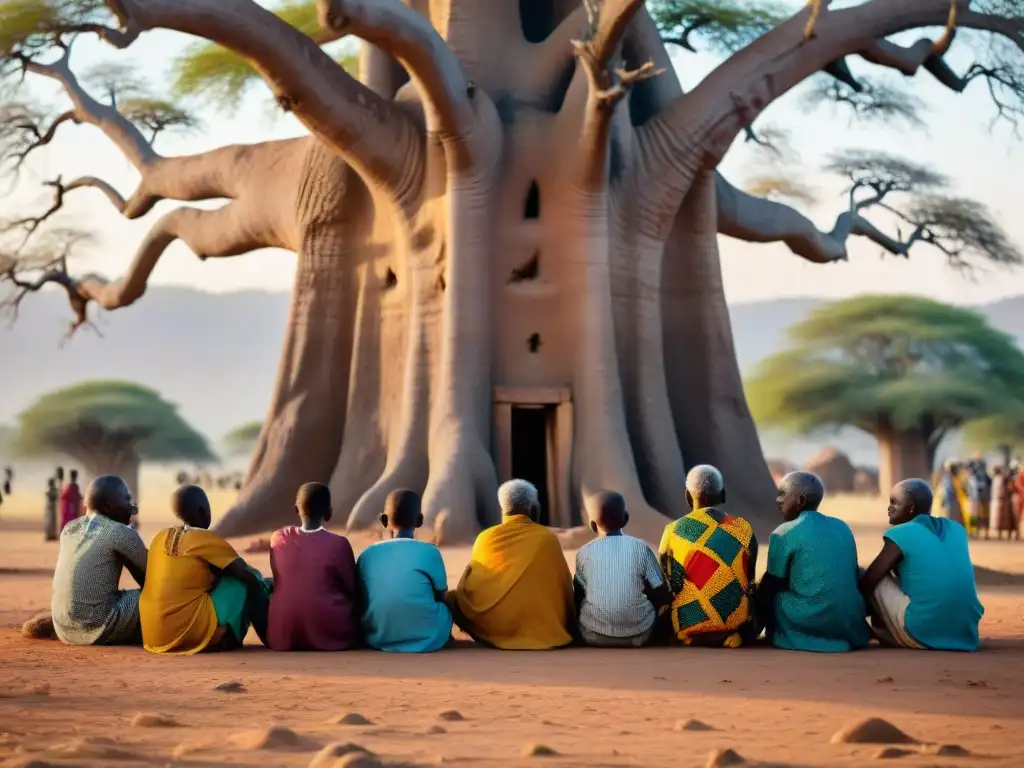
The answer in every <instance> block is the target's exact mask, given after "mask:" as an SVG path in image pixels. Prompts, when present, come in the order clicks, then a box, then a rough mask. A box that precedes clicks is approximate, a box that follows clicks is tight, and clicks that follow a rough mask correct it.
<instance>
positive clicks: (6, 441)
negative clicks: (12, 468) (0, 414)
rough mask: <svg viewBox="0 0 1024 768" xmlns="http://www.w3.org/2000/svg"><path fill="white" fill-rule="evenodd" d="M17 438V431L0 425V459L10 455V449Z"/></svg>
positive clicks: (6, 425) (5, 425) (8, 426)
mask: <svg viewBox="0 0 1024 768" xmlns="http://www.w3.org/2000/svg"><path fill="white" fill-rule="evenodd" d="M17 438H18V430H17V428H15V427H12V426H10V425H8V424H0V457H2V458H6V457H7V456H10V455H11V447H12V446H13V445H14V442H15V440H17Z"/></svg>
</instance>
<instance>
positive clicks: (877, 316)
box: [747, 296, 1024, 490]
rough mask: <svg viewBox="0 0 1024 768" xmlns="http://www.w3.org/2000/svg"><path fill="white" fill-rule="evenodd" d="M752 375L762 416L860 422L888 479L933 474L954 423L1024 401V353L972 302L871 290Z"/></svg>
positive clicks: (803, 425)
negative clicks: (937, 454) (957, 304)
mask: <svg viewBox="0 0 1024 768" xmlns="http://www.w3.org/2000/svg"><path fill="white" fill-rule="evenodd" d="M789 337H790V340H791V342H792V344H791V346H790V348H789V349H787V350H785V351H783V352H780V353H779V354H776V355H773V356H772V357H770V358H769V359H768V360H766V361H764V363H762V365H761V367H760V370H759V371H758V372H757V374H756V375H755V376H754V377H753V378H752V379H751V380H749V381H748V382H747V392H748V395H749V398H750V404H751V407H752V410H753V413H754V417H755V419H756V420H757V421H758V422H759V424H760V425H762V426H774V427H781V428H786V429H790V430H793V431H796V432H802V433H807V432H813V431H816V430H820V429H822V428H838V427H843V426H853V427H857V428H858V429H861V430H863V431H864V432H867V433H868V434H871V435H873V436H874V437H875V438H877V440H878V444H879V450H880V457H879V469H880V486H881V488H882V489H883V490H885V489H887V488H888V487H889V485H891V484H892V482H894V481H895V480H898V479H901V478H904V477H926V478H927V477H930V474H931V469H932V466H933V465H934V461H935V452H936V449H937V448H938V446H939V443H941V442H942V440H943V438H944V437H946V435H948V434H949V433H950V431H952V430H954V429H957V428H959V427H960V426H962V425H963V424H965V423H967V422H970V421H973V420H975V419H981V418H984V417H986V416H992V415H995V414H1002V413H1007V412H1015V411H1016V410H1017V409H1020V408H1024V405H1022V404H1021V402H1020V400H1018V398H1019V397H1021V396H1022V395H1024V354H1022V353H1021V351H1020V349H1019V348H1018V347H1017V345H1016V343H1015V342H1014V340H1013V339H1012V338H1010V337H1009V336H1007V335H1006V334H1004V333H1001V332H1000V331H997V330H995V329H994V328H992V327H990V326H989V325H988V324H987V322H986V321H985V319H984V318H983V317H982V316H981V315H979V314H977V313H976V312H972V311H970V310H967V309H961V308H957V307H951V306H948V305H945V304H941V303H939V302H936V301H931V300H930V299H923V298H918V297H913V296H866V297H860V298H856V299H850V300H847V301H840V302H836V303H834V304H831V305H829V306H826V307H824V308H822V309H820V310H817V311H816V312H814V313H812V314H811V316H810V317H808V318H807V319H806V320H804V321H803V322H801V323H798V324H796V325H795V326H793V327H792V328H790V330H789Z"/></svg>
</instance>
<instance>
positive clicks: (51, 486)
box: [43, 477, 60, 541]
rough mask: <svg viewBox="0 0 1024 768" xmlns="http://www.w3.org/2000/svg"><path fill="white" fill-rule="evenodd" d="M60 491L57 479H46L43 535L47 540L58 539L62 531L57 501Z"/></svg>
mask: <svg viewBox="0 0 1024 768" xmlns="http://www.w3.org/2000/svg"><path fill="white" fill-rule="evenodd" d="M59 501H60V492H59V491H58V490H57V479H56V478H54V477H49V478H47V479H46V505H45V506H44V507H43V537H44V538H45V539H46V541H56V540H57V536H58V535H59V534H60V531H58V530H57V502H59Z"/></svg>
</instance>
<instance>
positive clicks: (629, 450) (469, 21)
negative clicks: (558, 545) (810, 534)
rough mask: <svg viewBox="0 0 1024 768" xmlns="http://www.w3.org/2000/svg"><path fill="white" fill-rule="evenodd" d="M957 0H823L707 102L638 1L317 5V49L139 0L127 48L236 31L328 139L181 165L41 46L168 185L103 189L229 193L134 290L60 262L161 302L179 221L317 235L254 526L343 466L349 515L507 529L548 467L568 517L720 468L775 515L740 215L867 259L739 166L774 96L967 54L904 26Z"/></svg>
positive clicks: (310, 242)
mask: <svg viewBox="0 0 1024 768" xmlns="http://www.w3.org/2000/svg"><path fill="white" fill-rule="evenodd" d="M949 2H950V0H901V4H900V10H899V12H898V13H896V12H894V11H893V10H892V8H893V5H892V4H891V3H890V4H886V3H883V2H880V1H872V2H869V3H866V4H865V5H863V6H860V7H857V8H851V9H842V10H822V8H823V6H822V5H821V4H817V3H816V4H814V6H815V9H816V11H817V10H822V13H821V14H820V17H819V18H818V20H817V26H816V29H815V35H814V36H813V37H810V38H808V37H807V36H806V33H805V27H807V24H808V18H809V14H810V11H809V10H806V9H805V10H804V11H802V12H801V13H798V14H797V15H796V16H794V18H793V19H791V20H790V21H788V22H786V23H784V24H782V25H780V26H778V27H777V28H775V29H774V30H772V31H771V32H769V33H768V34H766V35H764V36H763V37H762V38H760V39H759V40H758V41H757V42H755V43H753V44H752V45H750V46H748V47H747V48H745V49H744V50H742V51H741V52H739V53H737V54H736V55H734V56H733V57H731V58H730V59H729V60H728V61H727V62H725V63H724V64H723V65H721V66H720V67H718V68H717V69H716V70H715V71H714V72H712V74H711V75H710V76H709V77H708V78H706V79H705V80H704V81H703V82H702V83H701V84H700V85H699V86H698V87H697V88H696V89H694V91H693V92H692V93H688V94H685V95H684V94H682V92H681V90H680V88H679V84H678V82H677V81H676V78H675V76H674V75H673V74H672V71H671V68H670V66H669V63H668V59H667V56H666V53H665V50H664V48H663V46H662V44H661V41H660V40H659V38H658V34H657V31H656V29H655V28H654V25H653V22H652V21H651V19H650V17H649V16H648V14H647V11H646V9H645V8H644V4H643V3H642V2H639V0H604V2H596V1H595V0H588V1H587V2H584V3H583V4H582V5H581V4H580V3H579V2H578V1H576V2H574V1H573V0H409V1H408V3H407V4H402V3H401V2H398V0H376V1H373V0H318V2H317V7H318V10H319V13H320V19H321V23H322V26H323V29H324V30H325V32H324V34H323V35H322V36H321V38H320V39H318V40H314V39H312V38H310V37H307V36H305V35H304V34H302V33H301V32H299V31H298V30H296V29H294V28H292V27H290V26H289V25H287V24H286V23H284V22H283V21H282V20H281V19H279V18H277V17H275V16H274V15H273V14H271V13H270V12H269V11H266V10H264V9H261V8H259V7H258V6H257V5H256V4H254V3H252V2H250V1H249V0H117V2H111V3H108V5H109V6H110V7H111V8H112V9H114V11H115V13H116V14H117V16H118V19H119V21H120V28H119V29H118V30H103V29H100V30H99V33H100V34H101V36H103V37H104V38H105V39H106V40H107V41H108V42H111V43H113V44H114V45H118V46H122V47H123V46H126V45H130V44H131V43H132V42H133V41H134V40H135V38H136V37H137V36H138V35H139V34H140V33H141V32H143V31H146V30H149V29H155V28H165V29H173V30H177V31H180V32H185V33H189V34H193V35H196V36H199V37H202V38H205V39H207V40H211V41H213V42H215V43H218V44H220V45H222V46H225V47H227V48H229V49H231V50H232V51H234V52H236V53H238V54H239V55H241V56H244V57H245V58H246V59H247V60H248V61H249V62H250V63H252V64H253V66H254V67H255V68H256V69H257V70H258V72H259V73H260V74H261V75H262V76H263V78H264V79H265V80H266V81H267V82H268V84H269V85H270V86H271V88H272V90H273V91H274V94H275V96H276V98H277V101H278V103H279V104H280V105H281V106H282V107H283V108H285V109H287V110H290V111H292V112H293V113H294V114H295V115H296V116H297V117H298V118H299V119H300V120H301V121H302V122H303V123H304V125H305V126H306V127H307V128H309V130H310V132H311V135H310V136H309V137H307V138H304V139H297V140H293V141H286V142H274V143H268V144H264V145H258V146H253V147H229V148H225V149H223V150H218V151H216V152H211V153H208V154H205V155H200V156H196V157H190V158H164V157H161V156H159V155H157V154H156V153H155V152H153V151H152V149H151V148H150V147H149V146H148V145H147V144H146V142H145V140H144V139H143V137H142V136H141V135H140V134H139V133H138V131H137V130H135V129H134V128H133V127H132V126H131V125H130V124H128V123H127V121H125V120H124V119H123V118H120V117H119V116H118V115H117V113H116V110H113V109H112V108H110V107H107V106H105V105H102V104H99V103H98V102H95V101H94V100H92V99H90V98H89V97H88V96H87V94H85V93H84V92H83V91H82V89H81V88H80V87H79V86H78V84H77V82H76V81H75V79H74V76H73V75H72V74H71V72H70V69H69V68H68V67H67V64H66V58H64V59H61V60H60V61H58V62H57V63H55V64H50V65H41V64H36V63H34V62H31V61H29V62H27V63H26V65H25V66H26V69H28V71H30V72H35V73H37V74H41V75H43V76H46V77H50V78H52V79H55V80H57V81H59V82H60V83H62V84H63V85H64V86H65V90H66V91H67V92H68V93H69V94H70V95H71V97H72V101H73V103H74V106H75V109H74V111H73V114H74V118H75V119H76V120H78V121H80V122H87V123H91V124H93V125H96V126H97V127H99V128H101V129H102V130H103V131H104V132H105V133H106V134H107V135H108V136H109V137H110V138H111V139H112V140H113V141H115V142H116V143H117V144H118V146H119V147H121V149H122V150H123V151H124V152H125V154H126V156H127V157H128V158H129V159H130V160H131V161H132V162H133V164H134V165H135V166H136V168H137V169H138V170H139V172H140V176H141V182H140V185H139V188H138V189H137V190H136V192H135V193H134V194H133V195H132V196H131V197H130V198H129V199H127V200H126V199H122V198H120V197H119V196H118V195H117V193H116V192H113V190H111V189H110V188H109V186H107V185H103V184H102V182H99V181H98V180H94V179H86V180H80V181H79V182H77V184H78V186H91V187H95V188H98V189H100V190H101V191H103V192H104V193H105V194H107V196H108V197H109V198H110V199H111V200H112V201H113V202H114V203H115V204H116V205H117V206H118V207H119V208H120V209H121V210H122V211H123V212H124V214H125V215H126V216H132V217H134V216H139V215H142V214H144V213H146V212H147V211H148V210H150V209H151V208H152V206H153V204H154V203H155V202H157V201H159V200H161V199H165V198H166V199H177V200H204V199H214V198H227V199H228V200H229V201H230V202H228V203H227V204H226V205H225V207H224V208H221V209H219V210H217V211H200V210H196V209H193V208H184V209H179V210H178V211H174V212H172V213H170V214H167V215H166V216H164V217H163V218H162V219H161V220H160V221H159V222H158V223H157V225H156V227H155V228H154V230H153V232H152V233H151V235H150V236H149V237H148V238H147V239H146V241H145V242H144V243H143V244H142V246H141V247H140V250H139V253H138V255H137V257H136V260H135V262H134V263H133V265H132V268H131V269H130V271H129V273H128V274H127V275H126V276H125V278H123V279H121V280H118V281H116V282H112V283H107V282H106V281H104V280H101V279H97V278H89V279H82V280H79V281H74V282H72V281H71V280H70V279H69V278H66V276H60V275H58V276H56V277H54V278H52V280H53V281H56V282H63V283H64V284H65V286H66V287H68V289H69V292H70V293H71V295H72V300H73V304H74V303H75V302H76V301H77V304H75V307H76V310H78V311H79V315H80V318H84V306H85V303H86V302H88V301H95V302H97V303H98V304H100V305H101V306H103V307H106V308H116V307H121V306H125V305H127V304H130V303H131V302H133V301H135V300H136V299H137V298H139V296H141V295H142V293H143V291H144V290H145V285H146V280H147V278H148V276H149V274H150V272H151V271H152V269H153V266H154V265H155V263H156V260H157V259H158V258H159V256H160V254H161V253H162V251H163V250H164V248H166V246H167V244H168V243H170V242H171V241H172V240H173V239H175V238H179V239H182V240H183V241H184V242H186V244H188V245H189V246H190V247H191V248H192V249H193V250H194V251H195V252H196V253H197V254H198V255H199V256H200V257H201V258H209V257H226V256H232V255H235V254H238V253H242V252H245V251H248V250H252V249H254V248H257V247H266V246H278V247H283V248H287V249H290V250H293V251H295V252H296V253H297V254H298V267H297V270H296V278H295V288H294V296H293V302H292V307H291V314H290V321H289V325H288V331H287V338H286V341H285V346H284V350H283V353H282V359H281V364H280V368H279V372H278V380H277V385H276V388H275V392H274V395H273V398H272V401H271V405H270V412H269V414H268V418H267V419H266V422H265V426H264V428H263V432H262V434H261V436H260V439H259V444H258V446H257V448H256V451H255V455H254V457H253V460H252V465H251V467H250V470H249V474H248V477H247V480H246V483H245V487H244V489H243V491H242V494H241V496H240V498H239V500H238V503H237V505H236V506H235V508H234V509H232V510H231V511H230V512H229V513H228V514H227V515H226V516H225V517H223V518H222V519H221V520H220V522H219V524H218V530H219V531H220V532H221V533H223V534H225V535H239V534H249V533H256V532H259V531H264V530H268V529H270V528H273V527H275V526H278V525H280V524H282V523H286V522H288V521H289V520H291V507H292V500H293V496H294V493H295V490H296V488H297V486H298V485H299V484H300V483H303V482H306V481H310V480H320V481H325V482H326V481H329V482H330V484H331V488H332V491H333V495H334V499H335V507H336V511H337V513H338V517H337V518H336V519H337V520H339V521H347V524H348V526H349V527H350V528H360V527H366V526H370V525H373V524H374V523H375V520H376V516H377V513H378V512H379V511H380V509H381V504H382V501H383V499H384V497H385V495H386V494H387V493H388V492H389V491H391V490H393V489H395V488H399V487H408V488H412V489H414V490H416V491H420V492H422V493H423V495H424V510H425V515H426V518H427V520H428V524H429V525H431V526H433V527H434V528H435V530H437V529H440V530H441V531H442V532H443V537H444V539H445V540H446V541H465V540H467V539H469V538H470V537H472V536H473V535H474V534H475V533H476V531H478V530H479V529H480V528H481V527H482V526H486V525H488V524H490V523H491V522H493V521H495V520H496V516H497V509H496V498H495V490H496V487H497V483H498V481H499V480H501V479H504V478H505V477H506V476H508V475H509V474H510V473H512V472H514V471H515V472H519V471H520V470H521V469H522V468H523V467H528V468H529V471H530V472H533V473H535V474H536V475H537V476H538V477H544V476H546V477H547V481H548V482H547V483H546V487H545V488H544V489H543V490H544V491H545V493H546V495H547V496H548V500H549V505H550V507H551V508H552V510H553V512H554V514H553V520H552V522H554V523H556V524H560V525H569V524H572V523H574V522H576V521H579V520H580V509H581V501H583V500H585V499H586V497H587V496H588V495H589V494H591V493H593V492H595V491H597V490H599V489H601V488H613V489H617V490H619V491H621V492H622V493H623V494H624V495H625V496H626V497H627V499H628V503H629V507H630V511H631V513H632V520H633V522H632V524H631V528H632V530H633V531H634V532H635V533H638V534H642V535H648V536H651V535H656V534H657V532H658V530H659V529H660V527H661V526H662V525H663V524H664V522H665V515H673V516H674V515H678V514H680V513H681V512H683V511H684V510H683V506H684V504H685V501H684V493H683V490H684V489H683V486H684V473H685V470H686V468H687V467H690V466H693V465H694V464H697V463H704V462H708V463H712V464H715V465H717V466H719V467H720V468H721V469H722V470H723V472H724V473H725V476H726V481H727V484H728V487H729V492H730V497H731V505H732V507H733V510H734V511H735V512H737V513H739V514H743V515H746V516H748V517H749V518H750V519H751V520H752V521H753V522H754V523H755V525H756V526H757V527H758V528H759V529H760V530H762V531H763V530H764V529H765V527H766V524H767V523H768V521H769V520H770V519H771V517H772V515H773V514H774V513H773V511H772V495H773V491H772V484H771V479H770V475H769V473H768V470H767V467H766V465H765V462H764V459H763V458H762V455H761V450H760V446H759V444H758V438H757V434H756V431H755V429H754V425H753V423H752V421H751V418H750V414H749V412H748V410H747V406H746V401H745V398H744V395H743V390H742V384H741V381H740V376H739V372H738V370H737V364H736V358H735V353H734V350H733V345H732V334H731V330H730V327H729V316H728V312H727V309H726V304H725V296H724V293H723V287H722V279H721V272H720V265H719V257H718V250H717V244H716V232H717V230H718V229H719V228H720V227H722V228H724V230H725V231H730V232H734V233H740V234H739V236H742V237H746V238H747V239H751V240H758V241H766V240H784V241H786V242H787V243H789V242H790V241H791V240H792V241H793V242H796V241H799V242H800V250H799V251H798V252H799V253H800V255H801V256H804V257H805V258H809V259H811V260H814V261H829V260H834V259H836V258H839V257H841V256H842V252H843V251H842V248H840V249H839V250H838V252H837V253H832V252H828V253H826V252H825V250H827V248H828V246H829V245H830V243H827V242H824V241H825V240H826V239H827V238H824V237H818V236H816V235H820V233H817V231H816V230H814V229H813V227H811V225H810V224H809V222H807V221H806V219H803V218H802V217H798V216H796V215H795V214H794V215H793V216H790V217H788V218H785V219H784V220H780V219H778V218H777V217H775V216H773V214H771V213H767V214H766V213H765V212H764V211H763V210H758V209H757V205H758V203H757V202H756V201H752V200H748V199H746V198H744V197H743V196H741V195H738V194H736V191H735V190H732V189H731V187H729V185H728V184H727V183H726V182H725V181H724V180H722V179H721V178H719V177H716V175H715V170H714V169H715V168H716V166H717V165H718V163H719V161H720V160H721V158H722V157H723V156H724V154H725V152H726V151H727V150H728V148H729V146H730V145H731V143H732V141H733V139H734V138H735V136H736V135H737V134H738V133H739V132H740V131H742V130H743V129H744V128H745V127H747V126H749V124H750V123H751V121H752V120H753V119H754V118H755V117H756V116H757V115H758V114H759V113H760V112H761V111H762V110H763V109H764V108H765V107H766V106H767V105H768V104H770V103H771V102H772V101H773V100H775V99H776V98H778V97H779V96H781V95H782V94H784V93H785V92H787V91H788V90H789V89H791V88H792V87H793V86H795V85H796V84H798V83H799V82H800V81H801V80H803V79H804V78H806V77H808V76H810V75H811V74H813V73H815V72H817V71H820V70H821V69H822V68H824V67H826V66H829V65H830V64H832V63H834V62H836V61H837V60H841V59H842V57H843V56H846V55H852V54H857V53H859V54H861V55H863V56H865V57H867V58H870V59H871V60H872V61H876V62H877V63H880V64H882V65H883V66H890V67H894V68H899V69H900V71H903V72H904V73H907V74H910V73H912V72H914V71H915V70H916V69H917V68H918V67H920V66H922V65H923V64H924V63H925V62H926V60H930V59H929V57H932V58H934V57H935V56H941V54H942V53H943V52H944V50H936V48H935V46H933V45H932V44H930V43H929V44H928V45H927V46H924V47H922V46H921V45H918V46H914V47H911V48H907V49H903V48H899V47H898V46H895V45H893V44H891V43H888V42H885V41H880V38H881V37H883V36H884V35H887V34H892V33H894V32H898V31H901V30H905V29H911V28H914V27H917V26H925V25H929V24H941V23H943V22H944V21H945V20H946V15H947V13H948V10H949ZM89 31H97V30H96V29H95V28H93V29H91V30H89ZM347 34H353V35H356V36H357V37H359V38H362V39H363V41H365V47H364V52H363V59H362V65H363V66H362V70H361V74H362V82H361V83H360V82H357V81H355V80H353V79H352V78H351V77H349V76H348V75H347V74H346V73H345V72H344V71H343V70H342V69H341V68H340V67H338V66H337V65H336V64H335V62H334V61H333V60H331V58H330V57H329V56H328V55H326V54H325V53H323V52H322V51H321V50H320V48H319V45H320V44H321V43H323V42H324V41H327V40H330V39H337V38H338V37H341V36H343V35H347ZM947 45H948V43H947ZM58 184H59V182H58ZM70 188H73V187H72V186H71V185H68V189H70ZM719 200H724V201H725V204H724V205H723V208H722V210H721V211H718V210H717V208H716V206H717V203H718V201H719ZM761 202H762V203H763V202H764V201H761ZM771 205H775V204H771ZM741 219H742V221H740V220H741ZM531 436H532V437H531ZM524 471H525V470H524Z"/></svg>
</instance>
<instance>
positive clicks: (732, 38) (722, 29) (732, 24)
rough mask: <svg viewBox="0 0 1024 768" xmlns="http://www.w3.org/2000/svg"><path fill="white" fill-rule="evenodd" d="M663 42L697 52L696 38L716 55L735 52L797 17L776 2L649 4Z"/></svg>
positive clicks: (662, 0)
mask: <svg viewBox="0 0 1024 768" xmlns="http://www.w3.org/2000/svg"><path fill="white" fill-rule="evenodd" d="M647 8H648V10H649V11H650V14H651V17H652V18H653V19H654V23H655V24H656V25H657V27H658V29H659V30H660V31H661V35H662V39H663V40H665V41H666V42H669V43H674V44H676V45H681V46H683V47H684V48H686V49H688V50H691V51H693V50H695V48H694V44H693V37H694V36H698V37H700V38H701V40H703V41H704V43H705V45H706V46H707V48H708V50H711V51H714V52H715V53H723V54H726V53H733V52H734V51H738V50H739V49H740V48H743V47H744V46H746V45H749V44H750V43H752V42H753V41H754V40H756V39H757V38H759V37H760V36H761V35H763V34H764V33H765V32H767V31H768V30H770V29H771V28H772V27H775V26H778V25H779V24H781V23H782V22H783V21H785V20H786V19H788V18H789V17H790V16H792V15H793V10H792V8H787V7H786V5H784V4H782V3H775V2H744V1H743V0H653V2H649V3H648V4H647Z"/></svg>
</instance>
